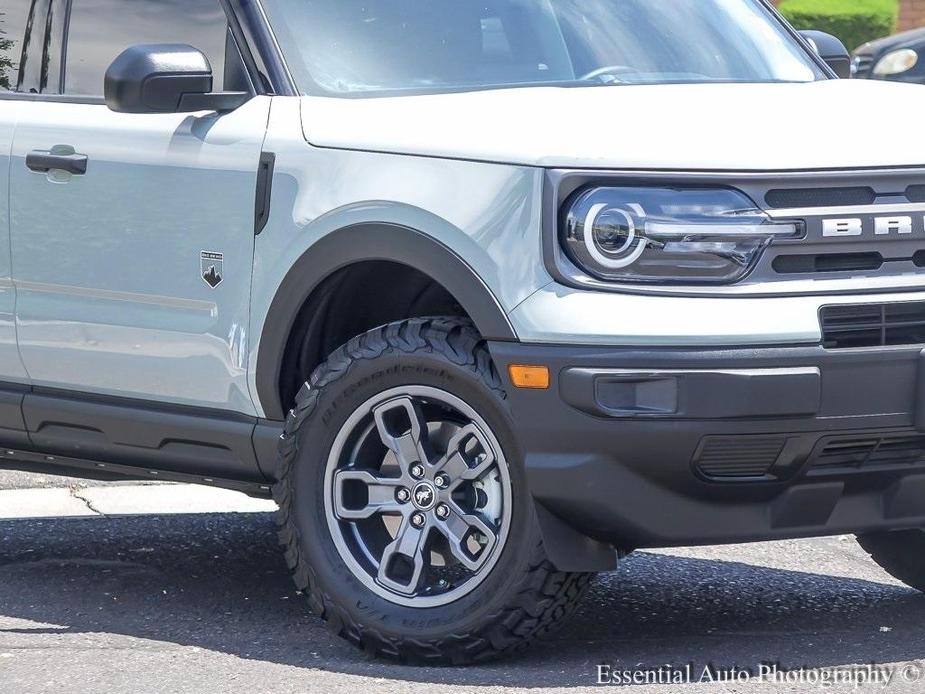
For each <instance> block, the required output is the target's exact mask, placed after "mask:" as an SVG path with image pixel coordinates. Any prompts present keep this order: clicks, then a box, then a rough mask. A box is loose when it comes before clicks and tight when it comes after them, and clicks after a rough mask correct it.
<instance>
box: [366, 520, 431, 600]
mask: <svg viewBox="0 0 925 694" xmlns="http://www.w3.org/2000/svg"><path fill="white" fill-rule="evenodd" d="M429 531H430V526H429V525H424V527H422V528H415V527H414V526H413V525H411V521H410V519H409V518H407V517H406V518H405V519H403V520H402V524H401V528H399V531H398V536H397V537H396V538H395V539H394V540H393V541H392V542H391V543H390V544H389V545H388V546H387V547H386V548H385V550H384V551H383V553H382V559H381V560H380V561H379V573H378V576H377V580H378V581H379V583H380V584H382V585H383V586H385V587H386V588H390V589H392V590H394V591H396V592H398V593H402V594H404V595H414V594H415V593H416V592H417V589H418V585H420V583H421V576H422V574H423V573H424V545H425V543H426V541H427V535H428V533H429Z"/></svg>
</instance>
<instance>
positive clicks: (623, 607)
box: [0, 473, 925, 694]
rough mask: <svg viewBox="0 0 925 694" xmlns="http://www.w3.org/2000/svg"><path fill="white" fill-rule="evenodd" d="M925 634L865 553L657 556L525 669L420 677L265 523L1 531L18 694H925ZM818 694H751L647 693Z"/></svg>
mask: <svg viewBox="0 0 925 694" xmlns="http://www.w3.org/2000/svg"><path fill="white" fill-rule="evenodd" d="M12 477H16V475H13V474H11V473H10V474H6V473H4V474H0V487H6V488H9V487H12V486H15V484H14V483H13V482H11V481H10V480H11V478H12ZM19 481H20V482H22V480H19ZM37 482H41V483H43V484H47V485H48V486H54V485H56V484H61V483H60V482H58V481H52V482H47V481H46V480H44V479H40V478H34V479H33V480H32V482H31V483H30V484H35V483H37ZM70 483H71V484H77V483H76V482H73V481H72V482H70ZM0 514H2V509H0ZM923 622H925V597H922V596H920V595H919V594H918V593H916V592H914V591H912V590H910V589H908V588H905V587H903V586H901V585H899V584H898V583H897V582H896V581H894V580H893V579H891V578H889V577H888V576H887V575H886V574H884V573H883V572H882V571H881V570H880V569H879V568H878V567H877V566H876V565H874V564H873V562H871V561H870V560H869V559H868V558H867V557H866V555H864V553H863V552H862V551H861V550H860V548H859V547H858V546H857V545H856V543H855V542H854V541H853V540H852V539H851V538H843V537H842V538H826V539H817V540H807V541H793V542H775V543H762V544H756V545H747V546H733V547H723V548H712V547H711V548H699V549H692V550H672V551H670V552H640V553H636V554H633V555H631V556H630V557H628V558H627V559H626V560H625V561H624V562H623V563H622V565H621V567H620V569H619V570H618V571H617V572H615V573H612V574H608V575H604V576H601V577H599V578H598V579H597V582H596V583H595V585H594V586H593V589H592V591H591V593H590V595H589V596H588V598H587V599H586V600H585V602H584V603H583V604H582V606H581V608H580V610H579V612H578V614H577V615H576V616H575V618H573V619H572V620H571V621H570V622H569V623H568V624H567V626H566V627H565V628H564V629H563V630H562V631H560V632H559V633H557V634H556V635H555V636H553V637H550V638H549V639H547V640H546V641H544V642H542V643H539V644H537V645H536V646H535V647H534V648H533V649H532V650H531V651H529V652H528V653H527V654H525V655H524V656H522V657H519V658H517V659H514V660H510V661H506V662H499V663H495V664H491V665H487V666H481V667H470V668H465V669H463V668H446V669H437V668H434V669H431V668H416V667H407V666H401V665H395V664H392V663H388V662H383V661H379V660H374V659H371V658H369V657H367V656H365V655H363V654H362V653H359V652H357V651H356V650H354V649H353V648H352V647H350V646H349V645H347V644H345V643H343V642H341V641H340V640H339V639H338V638H336V637H334V636H332V635H331V634H330V632H328V631H327V629H326V628H325V626H324V625H323V623H322V622H321V621H320V620H318V619H317V618H315V617H314V616H312V615H310V614H309V613H308V611H307V609H306V606H305V604H304V602H303V599H302V597H301V596H300V595H298V594H296V592H295V591H294V589H293V586H292V584H291V582H290V580H289V576H288V574H287V572H286V569H285V566H284V564H283V560H282V557H281V555H280V552H279V550H278V548H277V545H276V538H275V534H274V527H273V520H272V516H271V515H270V514H268V513H212V514H174V515H140V516H131V517H123V516H112V517H104V516H99V515H95V516H88V517H75V518H60V519H54V518H53V519H47V518H46V519H35V520H28V519H26V520H10V521H0V690H2V691H6V692H17V693H27V692H50V691H67V692H75V693H76V692H100V691H106V692H137V691H144V692H197V693H201V692H217V691H222V692H319V693H321V692H325V693H327V692H331V693H337V692H349V693H350V694H356V692H360V691H364V692H365V691H370V692H421V693H422V694H423V693H425V692H426V693H431V692H473V691H478V692H483V691H484V692H495V691H502V690H505V689H507V688H510V689H512V690H524V691H526V690H532V691H542V692H570V691H577V690H581V689H585V688H593V687H596V686H597V681H598V666H600V665H608V666H610V668H611V672H617V671H620V670H621V669H626V670H631V671H647V670H649V671H656V670H657V669H658V668H660V667H663V666H666V665H670V666H671V667H672V668H674V669H681V668H684V667H686V666H688V665H690V666H691V671H692V672H693V673H694V675H695V677H696V678H698V679H699V678H700V676H701V674H702V671H703V668H704V667H706V666H711V667H712V670H713V671H715V672H717V673H722V672H728V671H730V669H731V668H733V667H736V668H741V669H752V670H754V671H757V668H758V666H759V664H761V663H777V664H779V666H780V667H781V668H800V667H805V668H808V669H810V671H814V672H817V673H819V672H822V671H828V670H829V669H831V668H842V667H844V666H850V665H856V664H857V665H864V664H870V663H877V664H879V665H883V666H885V667H888V668H889V669H890V671H891V672H893V673H894V678H893V680H892V681H891V683H890V685H889V686H888V687H886V688H885V689H886V691H891V692H906V691H908V692H920V691H923V688H925V680H922V681H907V680H910V679H914V674H915V672H916V668H918V666H919V663H920V662H922V661H925V630H923V629H922V627H921V625H922V623H923ZM904 668H905V669H904ZM910 673H911V675H910ZM666 676H667V675H666ZM903 677H906V678H907V679H906V680H903V679H902V678H903ZM813 688H814V687H812V686H808V685H803V684H799V683H787V682H781V681H778V682H773V681H763V682H759V681H755V680H751V681H747V682H743V681H733V682H715V681H714V682H712V683H711V682H704V683H696V684H690V685H677V684H670V683H662V684H658V683H650V684H641V685H638V686H634V687H633V690H632V691H633V692H634V693H639V694H647V693H648V692H676V691H684V690H687V689H690V690H691V691H705V692H707V691H708V692H713V691H736V692H739V691H747V692H752V691H754V692H766V691H774V692H777V691H795V692H804V691H810V690H812V689H813ZM882 689H884V688H883V687H879V686H875V685H868V686H867V687H865V689H864V690H866V691H875V690H882ZM864 690H862V691H864ZM827 691H846V692H847V691H856V690H855V689H854V687H853V686H850V685H848V684H844V685H839V686H835V687H830V688H828V689H827Z"/></svg>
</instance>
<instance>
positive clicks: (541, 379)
mask: <svg viewBox="0 0 925 694" xmlns="http://www.w3.org/2000/svg"><path fill="white" fill-rule="evenodd" d="M508 373H510V374H511V383H513V384H514V387H515V388H533V389H535V390H547V389H548V388H549V367H546V366H522V365H515V364H511V366H509V367H508Z"/></svg>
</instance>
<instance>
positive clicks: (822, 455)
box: [809, 435, 925, 475]
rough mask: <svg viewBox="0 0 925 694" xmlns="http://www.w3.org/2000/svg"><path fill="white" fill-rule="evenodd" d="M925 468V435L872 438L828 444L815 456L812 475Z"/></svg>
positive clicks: (842, 440)
mask: <svg viewBox="0 0 925 694" xmlns="http://www.w3.org/2000/svg"><path fill="white" fill-rule="evenodd" d="M919 466H925V436H920V435H897V436H876V435H875V436H871V437H858V438H844V439H829V440H827V441H825V442H824V443H823V444H822V445H821V446H820V447H819V449H818V451H817V452H816V453H815V454H814V455H813V457H812V459H811V460H810V464H809V474H811V475H823V474H836V473H838V474H842V473H845V472H857V471H866V470H881V471H882V470H888V469H900V470H905V469H908V468H910V467H919Z"/></svg>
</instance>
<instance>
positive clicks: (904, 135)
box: [302, 80, 925, 171]
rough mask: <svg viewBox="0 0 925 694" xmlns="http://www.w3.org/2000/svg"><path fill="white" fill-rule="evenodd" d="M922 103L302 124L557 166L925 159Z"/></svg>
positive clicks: (729, 167) (441, 115)
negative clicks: (920, 121) (920, 124)
mask: <svg viewBox="0 0 925 694" xmlns="http://www.w3.org/2000/svg"><path fill="white" fill-rule="evenodd" d="M923 111H925V88H923V87H922V86H919V85H911V84H897V83H892V82H880V81H868V80H826V81H821V82H812V83H806V84H791V83H786V84H684V85H652V86H648V85H633V86H611V87H580V88H574V87H572V88H553V87H533V88H524V89H503V90H490V91H480V92H467V93H457V94H443V95H430V96H403V97H388V98H345V99H339V98H331V97H305V98H304V99H303V103H302V122H303V128H304V132H305V138H306V139H307V140H308V142H309V143H311V144H312V145H315V146H317V147H331V148H339V149H351V150H364V151H375V152H388V153H394V154H411V155H419V156H428V157H442V158H454V159H470V160H478V161H486V162H498V163H506V164H519V165H524V166H537V167H550V168H570V167H576V168H578V167H581V168H607V169H643V170H652V169H668V170H672V169H673V170H707V171H780V170H807V169H835V168H867V167H888V166H917V165H925V141H923V140H922V138H921V137H920V134H919V132H918V128H917V127H916V126H915V123H917V120H918V114H920V113H922V112H923ZM902 114H906V117H905V118H903V117H902ZM897 115H899V117H898V118H897ZM903 126H906V127H903Z"/></svg>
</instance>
